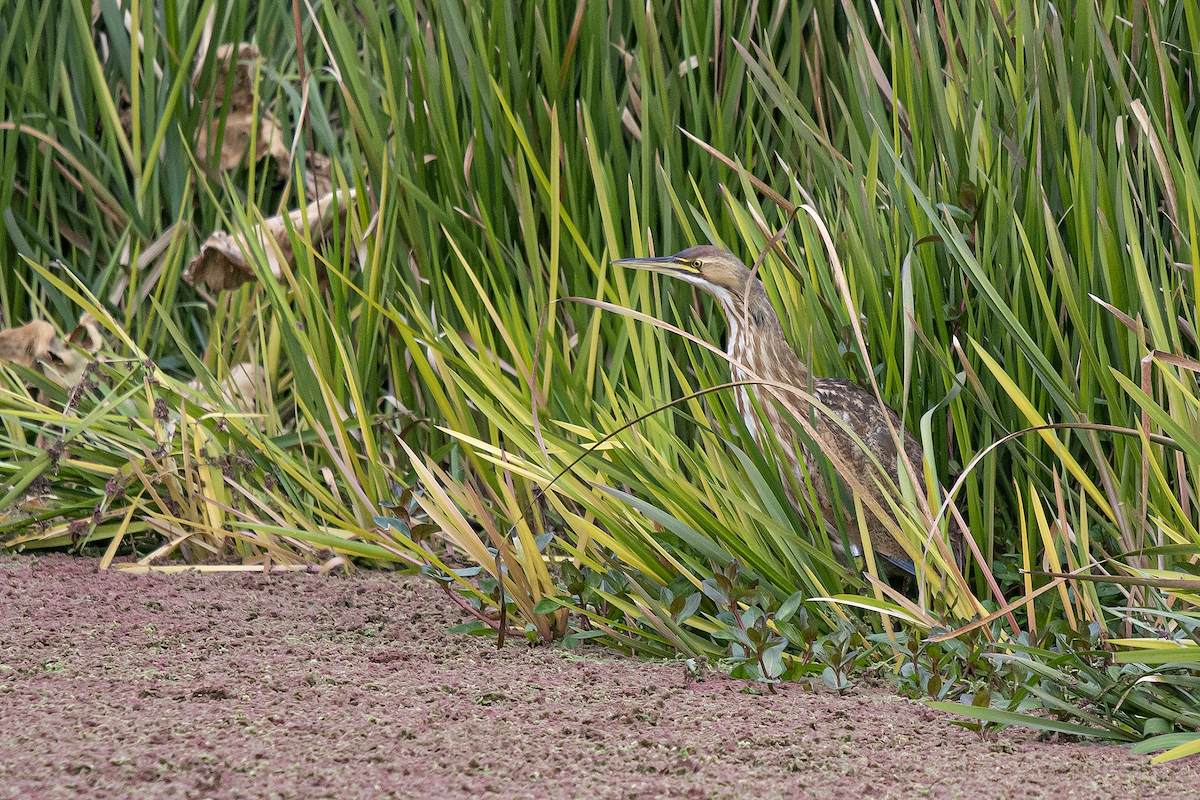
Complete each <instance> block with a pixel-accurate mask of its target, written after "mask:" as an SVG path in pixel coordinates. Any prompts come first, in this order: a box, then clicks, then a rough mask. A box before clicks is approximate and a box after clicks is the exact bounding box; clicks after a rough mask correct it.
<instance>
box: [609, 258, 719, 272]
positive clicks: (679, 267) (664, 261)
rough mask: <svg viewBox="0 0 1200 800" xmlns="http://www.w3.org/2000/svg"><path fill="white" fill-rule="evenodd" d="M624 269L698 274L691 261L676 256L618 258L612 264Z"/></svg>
mask: <svg viewBox="0 0 1200 800" xmlns="http://www.w3.org/2000/svg"><path fill="white" fill-rule="evenodd" d="M612 263H613V264H615V265H616V266H619V267H625V268H626V269H644V270H648V271H650V272H658V273H661V274H663V275H695V274H697V273H698V272H699V270H697V269H696V266H695V265H694V264H693V263H692V262H691V261H685V260H683V259H682V258H679V257H677V256H658V257H657V258H618V259H617V260H616V261H614V262H612Z"/></svg>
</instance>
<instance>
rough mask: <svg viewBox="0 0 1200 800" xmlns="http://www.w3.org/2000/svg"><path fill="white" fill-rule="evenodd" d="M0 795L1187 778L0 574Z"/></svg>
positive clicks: (104, 575)
mask: <svg viewBox="0 0 1200 800" xmlns="http://www.w3.org/2000/svg"><path fill="white" fill-rule="evenodd" d="M0 594H2V602H0V800H7V798H68V797H69V798H75V797H86V798H110V797H137V798H158V797H181V798H208V797H212V798H260V797H261V798H289V797H294V798H304V799H307V798H323V797H330V798H333V797H336V798H392V797H396V798H424V797H429V798H442V797H445V798H468V797H470V798H490V797H496V798H658V797H663V798H675V797H679V798H726V797H727V798H733V797H739V798H740V797H745V798H777V797H778V798H784V797H813V798H854V799H855V800H863V799H864V798H910V797H931V798H949V797H971V798H974V797H1005V798H1033V797H1053V798H1073V797H1074V798H1100V797H1128V798H1137V797H1154V798H1158V799H1160V800H1161V799H1162V798H1195V797H1198V796H1200V768H1198V767H1200V764H1198V763H1197V760H1196V759H1190V760H1184V761H1182V762H1177V763H1174V764H1168V765H1164V766H1158V767H1152V766H1150V765H1149V764H1148V762H1147V758H1146V757H1145V756H1136V755H1132V754H1130V753H1129V752H1128V750H1126V749H1123V748H1118V747H1111V746H1102V745H1083V744H1051V743H1046V742H1040V741H1037V740H1036V738H1035V736H1034V735H1033V734H1032V733H1031V732H1027V731H1022V730H1018V729H1010V730H1006V731H1003V732H1001V733H1000V734H999V735H998V736H997V737H996V738H995V739H994V740H993V741H989V742H985V741H980V739H979V738H978V737H977V736H976V735H975V734H973V733H971V732H969V731H966V730H963V729H961V728H958V727H956V726H953V725H951V724H950V723H949V722H948V721H947V719H946V718H945V717H944V716H943V715H941V714H939V713H935V712H933V711H931V710H929V709H927V708H925V707H923V706H921V705H920V704H917V703H914V702H911V701H908V700H906V699H903V698H899V697H896V696H894V695H892V694H890V693H888V692H887V691H886V690H885V689H869V690H863V691H860V692H857V693H854V694H851V695H849V696H846V697H837V696H836V695H833V694H829V693H825V692H818V693H813V692H811V691H808V690H807V689H805V688H803V687H800V686H796V685H786V686H783V687H781V689H780V691H779V692H778V694H775V695H769V694H768V695H757V694H748V693H746V692H745V691H744V690H745V689H746V684H745V683H744V682H742V681H737V680H732V679H728V678H724V677H721V676H717V677H713V678H709V679H707V680H705V681H703V682H688V681H687V680H686V679H685V671H684V667H683V666H682V665H680V664H674V663H661V662H659V663H646V662H639V661H637V660H634V659H628V658H621V657H619V656H614V655H612V654H611V653H609V652H607V651H603V650H598V649H592V650H582V651H581V650H565V649H559V648H548V647H538V648H530V647H527V646H525V645H524V644H522V643H516V644H510V645H509V646H508V647H506V648H505V649H504V650H503V651H497V650H496V649H495V645H494V642H492V641H487V640H479V639H473V638H468V637H464V636H448V635H446V634H445V633H444V631H445V629H446V627H448V626H449V625H452V624H454V623H456V622H458V621H459V619H458V617H457V616H456V614H455V613H454V612H453V611H451V610H450V609H449V607H448V605H447V603H446V601H445V598H444V596H442V595H441V594H440V593H439V592H438V591H437V590H436V588H435V587H433V586H432V585H430V583H429V582H427V581H425V580H423V579H418V578H411V577H400V576H395V575H385V574H370V573H358V574H357V575H355V576H353V577H350V578H346V577H335V576H329V575H326V576H316V575H271V576H265V575H262V574H245V573H242V574H203V575H202V574H198V573H194V572H192V573H184V574H176V575H129V574H121V573H120V572H118V571H116V570H109V571H103V572H102V571H99V570H98V569H97V567H96V562H94V561H91V560H86V559H74V558H70V557H67V556H58V555H56V556H40V557H28V556H19V557H18V556H2V557H0Z"/></svg>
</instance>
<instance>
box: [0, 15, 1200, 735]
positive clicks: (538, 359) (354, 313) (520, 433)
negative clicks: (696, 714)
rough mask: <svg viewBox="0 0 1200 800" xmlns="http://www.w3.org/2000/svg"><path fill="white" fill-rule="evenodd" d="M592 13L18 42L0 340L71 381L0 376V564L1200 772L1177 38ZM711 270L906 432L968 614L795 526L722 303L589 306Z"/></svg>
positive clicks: (1194, 364)
mask: <svg viewBox="0 0 1200 800" xmlns="http://www.w3.org/2000/svg"><path fill="white" fill-rule="evenodd" d="M609 5H610V4H607V3H585V2H579V3H576V4H562V3H558V2H554V1H553V0H551V1H550V2H546V3H516V2H500V1H497V2H493V3H487V4H477V3H461V2H457V0H448V1H447V2H425V3H415V4H414V3H409V2H404V1H403V0H402V1H401V2H399V3H397V4H395V5H393V6H387V7H385V8H383V9H379V8H376V7H375V5H374V4H371V3H366V2H362V3H357V4H356V3H352V2H348V1H347V2H327V3H321V4H313V5H310V4H308V3H296V4H294V5H293V4H290V3H285V2H282V1H281V0H261V1H260V2H231V3H225V2H216V0H207V2H186V0H184V1H180V0H165V1H164V2H161V3H146V2H140V1H139V0H129V2H126V3H125V4H123V5H122V4H120V3H118V2H117V0H100V1H99V2H97V3H96V4H95V5H94V6H93V7H91V8H89V7H88V6H87V4H85V3H84V2H83V0H48V2H32V0H13V1H12V2H8V3H5V4H4V6H3V9H2V10H0V75H3V81H4V84H3V87H2V91H3V98H4V100H3V104H4V109H5V111H4V119H3V122H0V169H2V170H3V174H2V176H0V177H2V180H0V209H3V222H4V224H3V226H2V227H0V264H2V269H0V315H2V319H3V322H4V325H3V327H16V326H19V325H22V324H23V323H26V322H29V321H30V320H33V319H41V320H47V321H49V322H51V323H53V324H54V325H55V326H56V327H57V328H58V330H59V331H60V332H61V333H62V334H64V335H65V334H67V333H68V332H69V331H71V330H72V329H73V328H75V326H76V320H78V319H79V318H80V316H81V314H84V313H88V314H91V315H92V316H93V317H94V318H95V320H96V321H97V323H98V331H99V334H100V336H101V337H102V339H103V344H102V346H101V347H100V348H99V350H98V351H96V353H95V358H96V360H95V361H94V362H90V363H92V366H83V364H84V363H85V362H87V361H88V358H90V357H91V356H90V354H88V355H81V353H80V351H78V350H75V349H72V348H69V347H66V346H61V347H60V346H58V345H55V346H56V347H58V351H57V352H58V356H56V357H55V358H54V359H51V358H49V357H45V358H43V361H46V362H47V363H49V362H53V364H52V366H55V365H56V366H58V367H59V368H64V364H65V365H66V367H71V368H75V371H74V372H73V373H72V374H71V375H70V380H66V379H60V380H58V381H56V380H54V379H53V377H52V376H49V375H46V374H43V373H45V372H49V371H52V370H42V371H41V372H39V371H37V370H33V369H29V368H26V367H22V366H19V365H13V364H11V363H3V364H0V413H2V415H3V421H2V427H0V474H2V476H3V486H0V532H2V535H3V537H4V539H5V541H6V542H7V544H8V545H9V546H12V547H23V548H34V547H71V548H75V549H80V550H83V551H86V552H97V553H99V554H102V555H103V557H104V558H105V559H107V560H111V559H112V558H113V557H114V556H115V555H117V554H118V553H122V554H127V555H129V554H136V555H137V556H138V558H140V559H142V560H143V561H144V562H145V563H146V564H149V563H151V562H154V563H156V564H158V563H163V562H164V560H169V559H172V558H177V559H182V560H186V561H191V562H197V561H205V560H208V561H213V560H215V559H217V558H219V557H224V558H226V559H229V558H232V559H235V560H236V561H238V562H239V563H251V564H263V565H268V564H269V565H295V564H310V563H319V564H326V565H337V564H338V563H342V562H344V561H349V560H355V561H358V562H359V563H361V564H364V565H366V564H371V565H377V566H382V565H393V566H395V567H397V568H402V569H421V570H424V571H425V572H427V573H428V574H430V575H431V576H432V577H433V578H434V579H437V580H441V581H444V582H445V583H446V586H447V589H448V591H447V597H448V602H449V601H450V600H453V601H454V602H458V603H460V604H462V606H463V608H464V610H465V611H466V612H467V613H468V614H470V615H472V617H473V618H474V622H473V623H469V624H468V625H467V626H465V629H467V630H470V631H473V632H479V633H488V634H489V635H496V632H497V631H498V630H499V631H503V635H509V636H512V635H516V636H527V637H528V638H529V639H530V640H533V641H537V640H545V641H551V640H557V639H563V638H565V639H566V641H567V643H568V644H572V643H576V642H578V641H580V640H581V639H588V638H591V639H595V640H597V641H601V642H604V643H607V644H610V645H612V646H615V647H618V648H621V649H624V650H626V651H631V652H636V653H638V654H644V655H655V656H675V655H678V656H681V657H685V658H687V659H690V661H689V662H688V663H689V664H698V663H699V662H700V660H701V659H710V660H721V663H722V664H723V665H724V667H725V668H727V669H732V670H733V671H734V673H735V674H738V675H744V676H746V677H750V678H755V679H758V680H760V681H762V682H763V683H764V684H766V685H768V686H769V685H770V682H772V681H775V680H779V679H793V680H817V681H822V680H823V681H824V682H825V683H826V684H828V685H830V686H831V687H834V688H837V689H844V688H845V687H846V686H847V685H848V684H849V683H851V682H853V681H854V680H855V679H856V676H857V675H859V674H860V671H861V670H863V669H869V670H875V671H876V672H877V673H878V674H880V675H885V676H890V678H891V679H892V680H894V681H895V682H896V683H897V685H898V686H899V687H900V688H901V690H902V691H906V692H909V693H911V694H913V695H914V696H931V697H933V698H935V699H936V700H939V701H950V700H963V701H966V702H968V703H973V705H972V706H971V708H972V709H974V710H973V711H970V710H968V709H966V708H964V707H963V706H959V705H954V706H950V705H949V704H947V705H944V706H943V707H946V708H955V709H958V710H959V711H960V712H966V713H968V714H971V713H973V714H974V715H975V718H976V719H977V720H978V723H977V724H978V725H980V726H981V733H986V731H987V730H988V729H989V726H994V725H998V724H1006V723H1009V722H1013V721H1015V720H1017V719H1022V720H1024V721H1025V722H1027V723H1032V724H1035V725H1040V726H1043V727H1046V728H1048V729H1051V730H1057V731H1062V732H1066V733H1088V734H1091V735H1096V736H1101V737H1105V738H1110V739H1113V740H1117V741H1135V740H1139V739H1146V741H1145V742H1144V743H1143V744H1140V745H1138V746H1139V747H1143V748H1145V749H1146V750H1147V751H1148V752H1149V751H1153V750H1156V749H1166V748H1172V747H1174V748H1176V749H1175V750H1173V751H1170V752H1168V753H1167V756H1168V757H1174V756H1179V755H1185V754H1187V753H1189V752H1195V751H1197V750H1200V738H1198V736H1197V733H1196V732H1197V730H1200V665H1198V662H1200V656H1197V653H1200V650H1195V649H1193V648H1196V647H1200V636H1198V633H1200V627H1198V626H1200V615H1198V613H1197V605H1200V595H1198V594H1197V587H1200V575H1197V564H1196V557H1197V555H1198V554H1200V532H1198V527H1200V514H1198V513H1197V512H1198V510H1200V506H1198V504H1197V489H1196V482H1197V480H1198V478H1200V472H1198V471H1197V470H1198V468H1200V425H1198V414H1200V388H1198V383H1197V370H1198V369H1200V360H1198V356H1200V342H1198V340H1197V335H1196V326H1197V316H1198V312H1197V305H1196V298H1197V287H1196V279H1195V274H1196V269H1197V267H1200V249H1198V241H1200V230H1198V225H1197V222H1198V220H1197V216H1198V214H1200V168H1198V164H1200V161H1198V158H1200V86H1198V85H1197V80H1198V77H1200V11H1198V10H1197V7H1196V5H1195V3H1191V2H1165V3H1158V2H1144V3H1143V2H1135V3H1118V2H1115V1H1110V0H1094V2H1079V3H1061V4H1056V3H1050V2H1045V1H1039V2H1025V1H1023V0H1015V2H1014V1H1013V0H976V1H975V2H969V3H964V4H954V3H941V2H936V1H935V0H931V1H930V2H901V1H900V0H881V2H865V1H858V2H856V1H855V0H846V1H845V2H836V1H835V0H806V1H805V2H795V3H789V2H775V3H723V2H720V1H719V0H716V1H715V2H701V3H679V4H668V3H658V2H650V3H648V4H646V5H645V6H637V7H630V6H629V5H627V4H625V3H620V2H615V3H612V4H611V5H612V7H611V8H609ZM298 41H299V42H300V44H301V45H302V46H301V47H299V48H298V47H297V42H298ZM240 43H252V44H253V45H255V46H256V47H255V48H253V49H251V48H246V47H241V48H239V47H237V45H239V44H240ZM222 46H224V47H222ZM319 198H323V200H322V203H320V204H317V205H312V206H311V207H310V206H309V204H312V203H314V201H316V200H318V199H319ZM331 209H333V211H335V212H337V213H332V212H331ZM301 210H305V211H304V212H303V213H302V212H301ZM293 211H294V212H296V213H293V214H292V215H291V216H288V214H289V212H293ZM280 214H282V215H284V219H279V220H276V221H275V222H273V223H269V222H268V221H269V220H270V218H273V217H276V216H277V215H280ZM268 224H271V225H274V227H273V228H272V230H273V231H274V233H273V234H272V235H270V236H267V235H263V234H261V233H259V231H261V230H265V229H266V226H267V225H268ZM260 226H263V227H260ZM214 231H227V232H229V233H228V234H226V235H222V236H219V237H218V240H217V241H208V240H209V236H210V234H212V233H213V232H214ZM239 237H240V238H239ZM696 243H715V244H720V245H722V246H725V247H726V248H728V249H730V250H732V251H733V252H735V253H737V254H738V255H739V256H741V257H742V258H743V259H744V260H746V261H747V263H750V262H753V261H755V260H757V259H758V258H759V256H760V255H763V253H764V250H766V251H767V252H766V254H765V256H764V257H763V258H762V260H761V268H760V269H761V275H762V278H763V280H764V283H765V285H766V287H767V290H768V293H769V294H770V295H771V298H772V301H773V302H774V304H775V306H776V307H777V308H778V309H779V310H780V311H781V314H782V316H783V318H784V323H785V327H786V332H787V334H788V336H789V338H790V340H791V342H792V344H793V346H794V347H795V349H796V350H797V352H798V353H799V354H800V355H801V357H802V358H804V359H805V360H806V361H808V362H809V363H810V364H811V365H812V366H813V368H814V370H815V371H816V372H817V373H818V374H821V375H827V376H833V377H843V378H849V379H852V380H855V381H857V382H858V383H859V384H860V385H862V386H864V387H867V388H872V390H873V391H878V392H879V394H880V396H881V397H882V399H883V400H884V401H885V402H887V403H888V404H890V405H891V406H892V407H894V408H896V409H898V410H900V411H901V413H902V416H903V417H904V419H905V421H906V424H907V426H908V427H909V429H910V430H912V431H913V432H914V433H915V434H916V435H917V436H918V438H919V439H920V440H921V441H922V443H923V445H924V448H925V454H926V463H927V466H928V468H929V474H928V475H927V481H926V486H927V487H936V486H937V485H938V484H939V483H940V484H941V485H943V486H946V487H950V486H953V487H954V492H953V496H952V499H951V503H950V504H949V505H950V506H952V508H950V509H949V511H947V510H946V507H943V506H940V503H941V501H942V500H943V499H944V498H942V497H937V496H936V495H931V493H929V492H927V491H923V489H924V488H926V487H914V486H907V487H897V490H896V492H895V498H896V504H897V507H896V510H897V515H898V518H899V520H900V524H901V525H902V526H903V528H904V530H905V532H906V533H907V535H908V536H909V538H910V539H911V543H912V544H913V547H914V548H919V547H920V543H921V541H922V539H923V538H924V536H925V535H926V532H927V531H930V530H931V529H933V528H935V527H936V526H944V525H945V524H946V519H947V513H959V514H961V515H962V518H963V519H964V521H965V522H966V524H967V527H968V528H969V529H970V531H971V532H972V535H973V539H974V543H975V545H976V551H975V552H974V553H973V555H972V557H970V558H969V559H968V564H967V567H966V569H965V570H963V572H962V573H961V574H960V573H958V571H957V570H954V569H953V568H947V567H946V566H945V565H944V564H941V563H940V562H938V560H937V559H932V560H930V562H929V563H928V564H927V565H926V569H924V570H923V571H922V574H921V576H920V579H919V580H917V581H915V582H914V584H913V585H912V586H910V587H907V588H908V590H909V591H908V592H907V594H906V593H904V592H902V591H897V590H894V589H891V588H890V587H889V586H887V584H886V583H885V582H884V583H881V582H879V581H878V580H875V579H873V577H872V576H871V571H868V573H867V575H864V574H863V573H862V572H860V571H858V570H848V569H847V568H846V566H845V565H844V564H843V563H842V562H841V561H839V559H838V558H836V557H835V556H834V554H833V550H832V548H831V543H830V541H829V540H828V537H827V536H826V535H825V534H824V532H823V531H820V530H819V526H816V525H814V524H813V519H812V518H811V516H806V515H805V514H803V513H798V512H796V511H795V510H793V509H792V507H791V506H790V505H789V504H788V502H787V500H786V497H785V492H784V486H783V483H782V480H783V479H782V478H781V477H780V474H779V471H778V469H777V466H776V459H775V456H774V454H773V452H772V448H768V449H767V451H766V452H762V451H760V449H759V448H757V447H756V446H755V445H754V443H753V440H752V439H751V438H750V437H749V435H748V434H747V432H746V430H745V427H744V425H743V423H742V422H741V420H740V419H739V418H738V416H737V413H736V409H735V407H734V403H733V397H732V392H731V391H729V390H727V389H715V390H712V391H708V390H711V389H713V387H719V386H720V385H721V384H722V383H725V382H727V381H728V380H729V370H728V367H727V365H726V364H725V363H724V361H723V359H722V358H721V357H720V356H719V355H717V354H714V353H713V352H712V351H711V350H709V349H705V348H704V347H702V346H700V345H699V344H698V343H697V340H702V341H706V342H710V343H719V342H720V340H721V336H722V334H723V331H724V323H723V321H722V319H721V317H720V314H719V313H717V310H716V308H715V307H714V306H713V305H712V303H711V302H710V301H709V300H708V299H706V298H704V297H701V296H698V295H694V294H693V293H691V292H690V291H689V290H687V289H686V287H683V286H681V285H672V283H671V282H670V281H661V282H660V281H658V280H655V279H652V278H651V277H650V276H648V275H646V274H631V273H626V272H622V271H621V270H619V269H616V268H613V267H612V266H611V265H610V263H609V262H610V261H611V260H612V259H615V258H620V257H624V256H635V255H645V254H648V253H651V252H653V253H658V254H665V253H671V252H674V251H675V250H678V249H681V248H683V247H685V246H688V245H691V244H696ZM206 245H209V246H210V247H211V246H215V248H216V249H215V250H213V249H210V250H208V251H206V252H207V255H205V256H204V257H203V258H201V259H200V260H198V261H196V263H195V264H193V263H192V262H193V259H196V258H197V257H198V256H200V254H201V252H202V248H204V247H205V246H206ZM229 253H233V255H234V256H235V258H232V259H230V258H227V257H226V255H227V254H229ZM222 254H226V255H222ZM193 282H194V283H195V285H191V284H192V283H193ZM631 309H632V310H634V311H630V310H631ZM635 312H640V314H639V313H635ZM651 318H653V319H654V320H659V321H662V323H666V324H665V325H664V324H654V323H653V322H652V320H651ZM84 334H86V326H85V328H84ZM77 339H78V340H79V341H80V342H82V343H85V344H86V343H88V342H89V341H91V342H92V345H91V346H90V349H94V345H96V344H99V342H98V341H95V339H94V337H88V336H87V335H81V336H79V337H77ZM45 352H46V353H49V352H50V351H49V350H46V351H45ZM672 400H678V401H679V402H677V403H675V404H673V405H672V406H671V407H669V408H666V409H664V410H661V411H658V412H657V413H651V412H655V411H656V409H660V408H662V407H663V406H664V405H665V404H667V403H668V402H669V401H672ZM631 423H632V424H631ZM812 479H814V480H822V479H833V476H832V474H826V475H824V476H812ZM846 502H847V505H848V506H850V507H853V502H854V499H853V498H852V497H850V496H849V495H847V496H846ZM850 524H854V523H853V521H852V520H851V521H850ZM860 566H861V565H860ZM868 566H869V567H872V570H873V565H868ZM1066 573H1078V574H1079V575H1080V576H1079V577H1072V578H1066V577H1061V576H1063V575H1065V574H1066ZM1056 575H1057V576H1059V577H1056ZM498 580H502V581H503V583H502V584H500V583H498ZM973 619H974V620H976V621H975V622H974V623H972V622H971V621H972V620H973ZM964 626H966V627H967V629H966V630H960V629H962V628H963V627H964ZM946 631H959V634H958V635H957V636H955V637H951V638H946V637H945V636H944V634H945V632H946ZM1031 711H1032V712H1035V713H1037V714H1038V715H1039V716H1037V717H1017V714H1019V713H1022V712H1031Z"/></svg>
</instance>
